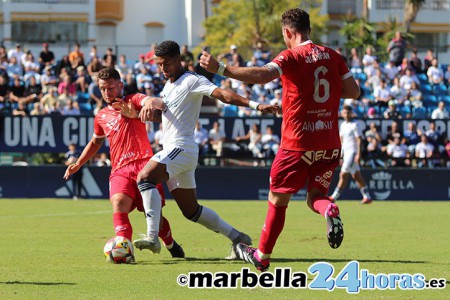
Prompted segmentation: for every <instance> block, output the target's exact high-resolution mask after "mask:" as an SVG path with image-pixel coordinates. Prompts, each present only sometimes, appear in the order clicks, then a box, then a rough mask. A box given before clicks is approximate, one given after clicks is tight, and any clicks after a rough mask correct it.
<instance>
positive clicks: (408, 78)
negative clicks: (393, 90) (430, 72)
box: [400, 69, 420, 90]
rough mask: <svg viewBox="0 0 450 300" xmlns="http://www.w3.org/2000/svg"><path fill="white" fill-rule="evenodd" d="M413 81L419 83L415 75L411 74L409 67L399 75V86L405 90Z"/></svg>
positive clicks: (409, 87) (408, 88)
mask: <svg viewBox="0 0 450 300" xmlns="http://www.w3.org/2000/svg"><path fill="white" fill-rule="evenodd" d="M413 82H415V83H416V84H417V85H420V82H419V79H417V76H416V75H413V74H412V72H411V69H406V72H405V75H403V76H402V77H400V86H401V87H402V88H404V89H405V90H410V89H411V85H412V83H413Z"/></svg>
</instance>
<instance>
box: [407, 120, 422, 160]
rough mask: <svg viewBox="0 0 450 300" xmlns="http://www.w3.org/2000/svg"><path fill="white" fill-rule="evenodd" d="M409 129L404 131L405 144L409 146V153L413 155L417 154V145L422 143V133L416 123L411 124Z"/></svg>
mask: <svg viewBox="0 0 450 300" xmlns="http://www.w3.org/2000/svg"><path fill="white" fill-rule="evenodd" d="M407 126H408V127H407V129H406V130H404V131H403V136H404V138H405V144H406V145H407V146H408V151H409V153H411V155H414V153H416V145H417V144H418V143H419V142H420V136H421V135H422V132H421V131H420V130H419V129H417V127H416V124H415V123H414V122H409V123H408V125H407Z"/></svg>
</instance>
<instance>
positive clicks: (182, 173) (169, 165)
mask: <svg viewBox="0 0 450 300" xmlns="http://www.w3.org/2000/svg"><path fill="white" fill-rule="evenodd" d="M151 160H154V161H156V162H158V163H161V164H164V165H166V170H167V173H168V174H169V180H168V181H167V187H168V188H169V191H173V190H174V189H177V188H181V189H195V188H196V185H195V168H197V161H198V153H197V152H189V151H185V150H184V149H181V148H172V149H163V150H161V151H159V152H158V153H156V154H155V155H153V157H152V158H151Z"/></svg>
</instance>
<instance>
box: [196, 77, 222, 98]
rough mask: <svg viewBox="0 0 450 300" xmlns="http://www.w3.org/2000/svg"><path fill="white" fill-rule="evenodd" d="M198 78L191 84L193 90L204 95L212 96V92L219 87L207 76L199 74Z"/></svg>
mask: <svg viewBox="0 0 450 300" xmlns="http://www.w3.org/2000/svg"><path fill="white" fill-rule="evenodd" d="M197 76H198V77H197V80H195V81H194V83H193V84H192V86H191V92H192V93H195V94H201V95H204V96H208V97H209V96H211V94H212V92H214V90H215V89H216V88H217V86H216V85H215V84H213V83H212V82H211V81H209V80H208V79H206V77H205V76H201V75H197Z"/></svg>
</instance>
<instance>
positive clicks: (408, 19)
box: [403, 0, 426, 33]
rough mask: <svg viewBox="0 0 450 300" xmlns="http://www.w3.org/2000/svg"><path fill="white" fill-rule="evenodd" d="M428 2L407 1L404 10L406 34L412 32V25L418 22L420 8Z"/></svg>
mask: <svg viewBox="0 0 450 300" xmlns="http://www.w3.org/2000/svg"><path fill="white" fill-rule="evenodd" d="M425 1H426V0H406V1H405V8H404V17H403V19H404V23H405V28H406V32H407V33H409V32H410V31H411V23H412V22H414V21H415V20H416V17H417V14H418V13H419V10H420V8H421V7H422V5H423V4H424V3H425Z"/></svg>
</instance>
